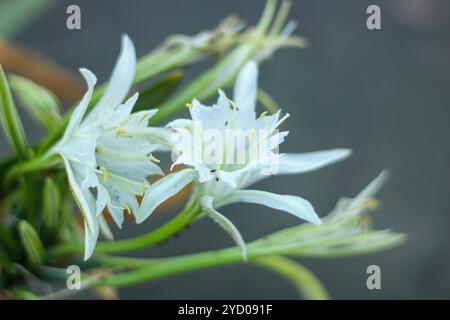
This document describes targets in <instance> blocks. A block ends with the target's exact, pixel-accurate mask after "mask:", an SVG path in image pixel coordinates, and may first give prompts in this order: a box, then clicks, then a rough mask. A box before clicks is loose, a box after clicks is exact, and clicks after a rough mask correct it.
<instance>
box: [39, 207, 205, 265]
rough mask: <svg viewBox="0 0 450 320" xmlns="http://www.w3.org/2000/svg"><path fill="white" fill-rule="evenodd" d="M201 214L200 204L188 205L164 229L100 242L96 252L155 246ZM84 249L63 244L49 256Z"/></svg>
mask: <svg viewBox="0 0 450 320" xmlns="http://www.w3.org/2000/svg"><path fill="white" fill-rule="evenodd" d="M200 213H201V210H200V207H199V206H198V204H196V203H195V204H194V205H188V206H186V208H185V209H183V211H181V212H180V213H179V214H178V215H177V216H175V217H174V218H173V219H172V220H170V221H169V222H167V223H166V224H165V225H163V226H162V227H160V228H158V229H156V230H154V231H152V232H150V233H147V234H144V235H142V236H138V237H135V238H130V239H125V240H116V241H111V242H99V243H98V244H97V247H96V248H95V252H96V253H121V252H129V251H134V250H139V249H142V248H145V247H148V246H151V245H154V244H156V243H159V242H161V241H163V240H165V239H167V238H169V237H171V236H173V235H175V234H176V233H178V232H179V231H180V230H182V229H183V228H185V227H186V226H187V225H188V224H189V223H191V222H192V221H193V219H194V218H195V217H197V216H198V215H199V214H200ZM83 248H84V246H83V244H82V243H79V242H72V243H63V244H60V245H57V246H55V247H53V248H52V249H50V250H49V252H48V255H49V257H56V256H61V255H66V254H70V253H76V252H81V251H82V250H83Z"/></svg>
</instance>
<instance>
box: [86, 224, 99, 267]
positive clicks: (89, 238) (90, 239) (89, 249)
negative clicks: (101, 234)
mask: <svg viewBox="0 0 450 320" xmlns="http://www.w3.org/2000/svg"><path fill="white" fill-rule="evenodd" d="M93 228H94V230H93V233H91V232H90V231H89V230H88V226H87V224H86V221H85V223H84V260H85V261H86V260H87V259H89V258H90V257H91V256H92V254H93V253H94V249H95V245H96V243H97V239H98V231H99V225H98V222H97V220H95V224H94V226H93Z"/></svg>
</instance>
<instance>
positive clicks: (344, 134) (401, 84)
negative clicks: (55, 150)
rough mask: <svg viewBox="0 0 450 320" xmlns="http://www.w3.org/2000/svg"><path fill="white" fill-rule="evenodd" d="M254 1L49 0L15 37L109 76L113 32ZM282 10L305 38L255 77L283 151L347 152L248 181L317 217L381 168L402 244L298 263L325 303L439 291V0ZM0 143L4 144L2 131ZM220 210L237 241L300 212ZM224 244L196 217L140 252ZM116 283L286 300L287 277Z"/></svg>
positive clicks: (231, 274)
mask: <svg viewBox="0 0 450 320" xmlns="http://www.w3.org/2000/svg"><path fill="white" fill-rule="evenodd" d="M20 1H25V0H20ZM26 1H28V0H26ZM70 4H78V5H79V6H80V7H81V13H82V29H81V30H80V31H69V30H67V29H66V26H65V23H66V17H67V15H66V13H65V11H66V8H67V6H68V5H70ZM370 4H377V5H379V6H380V7H381V14H382V30H377V31H369V30H368V29H367V28H366V18H367V15H366V8H367V7H368V6H369V5H370ZM263 7H264V1H263V0H261V1H257V0H255V1H238V0H227V1H207V0H203V1H200V0H195V1H194V0H190V1H186V0H151V1H145V0H133V1H129V0H116V1H107V0H101V1H99V0H96V1H92V0H90V1H88V0H83V1H79V0H78V1H77V0H70V1H69V0H64V1H56V2H55V4H54V5H53V6H52V8H51V9H50V10H48V11H47V12H46V13H44V14H43V15H41V16H40V18H39V19H38V20H37V21H35V22H33V23H32V24H31V25H30V26H29V27H28V28H27V29H26V30H25V31H23V32H21V33H20V34H19V35H17V36H16V37H15V38H14V39H13V40H14V41H15V42H16V43H17V44H19V45H22V46H25V47H28V48H31V49H33V50H36V51H38V52H40V53H42V54H43V55H44V56H47V57H49V58H50V59H52V60H55V61H57V62H58V63H60V64H61V65H63V66H65V67H67V68H68V69H70V70H77V68H79V67H81V66H83V67H87V68H89V69H91V70H92V71H93V72H94V73H95V74H96V75H97V76H98V77H99V78H100V80H106V79H107V78H108V76H109V73H110V71H111V70H112V67H113V64H114V61H115V59H116V57H117V54H118V51H119V45H120V35H121V34H122V33H124V32H126V33H128V34H129V35H130V36H131V38H132V39H133V40H134V43H135V45H136V48H137V52H138V55H143V54H145V53H147V52H148V51H149V50H151V49H153V48H154V47H155V46H157V45H158V44H159V43H161V41H163V40H164V38H165V37H166V36H168V35H170V34H172V33H186V34H194V33H197V32H198V31H201V30H204V29H208V28H212V27H214V26H215V25H216V24H217V23H218V22H219V21H220V20H221V19H222V18H224V17H226V16H228V15H229V14H232V13H236V14H238V15H239V16H240V17H241V18H242V19H244V20H245V21H246V22H247V23H248V24H252V23H255V22H256V21H257V19H258V17H259V15H260V13H261V11H262V8H263ZM290 16H291V17H292V18H293V19H295V20H296V21H297V22H298V23H299V28H298V29H297V31H296V32H297V34H301V35H304V36H305V37H307V38H308V39H309V41H310V47H309V48H308V49H306V50H283V51H279V52H277V54H276V55H275V57H274V58H272V59H271V60H270V61H267V62H266V63H264V64H263V65H262V66H261V71H260V83H261V85H262V87H263V88H264V89H265V90H267V91H269V92H270V93H271V94H272V95H273V97H274V98H275V99H276V100H277V101H278V102H279V103H280V105H281V106H282V107H283V109H284V110H285V111H288V112H289V113H291V118H290V119H289V123H288V126H289V129H290V131H291V133H290V135H289V137H288V139H287V141H286V142H285V143H284V144H283V145H282V146H281V152H301V151H313V150H321V149H328V148H336V147H348V148H352V149H353V150H354V155H353V156H352V157H351V158H350V159H348V160H346V161H345V162H342V163H339V164H337V165H334V166H332V167H328V168H326V169H323V170H320V171H317V172H313V173H309V174H305V175H301V176H289V177H282V178H273V179H269V180H267V181H264V182H262V183H260V185H259V187H260V188H261V189H266V190H272V191H276V192H278V193H286V194H297V195H301V196H304V197H305V198H307V199H309V200H310V201H311V202H312V203H313V204H314V206H315V207H316V209H317V211H318V212H319V213H320V214H322V215H323V214H326V213H327V212H328V211H329V210H330V209H332V208H333V206H334V204H335V203H336V201H337V199H338V198H340V197H342V196H353V195H355V194H356V193H357V192H358V191H359V190H360V189H361V188H362V187H364V186H365V185H366V184H367V183H368V182H369V181H370V180H371V179H373V178H374V177H375V176H376V175H378V174H379V172H380V171H381V170H382V169H385V168H387V169H389V170H390V172H391V174H392V178H391V180H390V182H389V184H388V185H387V186H386V187H385V188H384V190H383V192H382V193H381V194H380V199H381V200H382V207H381V209H380V210H379V211H378V212H377V213H376V214H374V216H373V219H374V224H375V226H376V227H377V228H392V229H394V230H396V231H400V232H404V233H406V234H407V235H408V237H409V238H408V242H407V243H406V244H405V245H403V246H402V247H399V248H396V249H393V250H390V251H387V252H384V253H379V254H374V255H368V256H359V257H351V258H339V259H323V260H315V259H305V260H301V262H302V263H304V264H305V265H306V266H308V267H309V268H311V269H312V270H313V271H314V272H315V273H316V274H317V275H318V276H319V277H320V279H321V280H322V281H323V283H324V284H325V285H326V287H327V288H328V289H329V291H330V293H331V296H332V297H333V298H336V299H348V298H354V299H382V298H386V299H391V298H400V299H407V298H450V241H449V240H450V235H449V232H448V229H449V227H450V212H449V209H450V197H449V188H448V183H449V181H450V174H449V167H448V165H449V164H450V150H449V138H450V126H449V124H450V122H449V107H450V3H449V2H448V1H445V0H442V1H439V0H391V1H378V0H373V1H365V0H341V1H333V0H329V1H325V0H320V1H317V0H316V1H294V3H293V6H292V9H291V15H290ZM206 65H207V64H206ZM199 70H201V67H200V68H193V69H192V72H191V73H190V74H191V75H193V74H196V73H197V72H198V71H199ZM26 127H27V131H29V132H30V135H31V136H33V138H34V139H35V141H36V140H37V139H39V137H40V135H41V134H42V133H41V131H39V129H38V128H37V125H35V124H33V123H31V122H29V121H28V122H27V124H26ZM0 148H1V150H2V151H1V153H4V152H5V150H6V152H9V149H8V148H7V146H6V143H5V141H4V139H3V136H2V139H1V141H0ZM223 212H224V213H225V214H226V215H227V216H228V217H229V218H230V219H231V220H232V221H234V222H235V224H236V226H237V227H238V228H239V229H240V231H241V233H242V234H243V236H244V238H245V239H246V240H248V241H250V240H253V239H255V238H257V237H260V236H262V235H265V234H267V233H270V232H272V231H275V230H278V229H280V228H282V227H287V226H291V225H293V224H295V223H297V222H298V221H297V220H296V219H295V218H293V217H291V216H290V215H288V214H283V213H279V212H274V211H273V210H270V209H268V208H265V207H261V206H255V205H239V206H230V207H227V208H225V209H223ZM172 214H173V213H172ZM172 214H171V213H164V214H160V215H157V216H155V217H154V218H153V219H150V221H148V223H146V224H143V225H139V226H136V225H135V224H134V223H132V222H131V221H129V223H128V224H126V225H125V227H124V230H123V231H121V232H119V231H118V230H116V234H117V237H118V238H121V237H128V236H130V235H133V234H139V233H142V232H145V231H147V230H149V229H151V228H154V227H156V226H158V225H160V224H161V223H162V222H163V221H165V220H166V219H167V218H169V217H170V216H171V215H172ZM230 245H232V242H231V241H230V239H229V237H228V236H227V234H226V233H225V232H222V231H221V230H220V229H219V227H218V226H216V225H215V224H214V223H213V222H212V221H210V220H208V219H204V220H202V221H200V222H199V223H197V224H195V225H193V226H192V227H191V228H190V229H189V230H188V231H185V232H183V233H182V234H181V235H180V237H179V238H177V239H173V240H171V241H170V242H169V243H167V244H164V245H161V246H158V247H155V248H152V249H150V250H144V251H142V252H139V253H137V255H139V256H148V257H154V256H167V255H175V254H184V253H188V252H196V251H199V250H206V249H217V248H222V247H227V246H230ZM371 264H376V265H379V266H380V267H381V271H382V289H381V290H378V291H377V290H375V291H369V290H368V289H367V288H366V278H367V274H366V268H367V266H368V265H371ZM120 293H121V297H122V298H125V299H130V298H138V299H147V298H148V299H167V298H177V299H188V298H189V299H216V298H230V299H231V298H232V299H253V298H254V299H294V298H297V294H296V292H295V290H294V289H293V288H292V287H291V285H290V284H289V283H288V282H286V281H285V280H284V279H282V278H279V277H278V276H276V275H274V274H272V273H270V272H268V271H266V270H262V269H259V268H258V267H255V266H251V265H235V266H227V267H221V268H214V269H209V270H204V271H199V272H191V273H186V274H183V275H179V276H174V277H171V278H167V279H161V280H158V281H154V282H151V283H148V284H143V285H139V286H135V287H130V288H123V289H121V290H120Z"/></svg>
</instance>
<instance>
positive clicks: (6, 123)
mask: <svg viewBox="0 0 450 320" xmlns="http://www.w3.org/2000/svg"><path fill="white" fill-rule="evenodd" d="M0 122H1V124H2V127H3V130H4V131H5V134H6V137H7V138H8V140H9V143H10V144H11V145H12V147H13V148H14V149H15V151H16V153H17V154H18V155H19V157H20V158H21V159H26V158H27V157H28V156H29V151H28V142H27V138H26V136H25V132H24V130H23V125H22V121H21V120H20V117H19V114H18V112H17V109H16V105H15V104H14V101H13V99H12V96H11V91H10V89H9V85H8V81H7V80H6V76H5V73H4V72H3V68H2V66H1V65H0Z"/></svg>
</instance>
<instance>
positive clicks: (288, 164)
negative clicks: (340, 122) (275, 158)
mask: <svg viewBox="0 0 450 320" xmlns="http://www.w3.org/2000/svg"><path fill="white" fill-rule="evenodd" d="M351 153H352V151H351V150H350V149H333V150H324V151H315V152H307V153H292V154H289V153H288V154H283V155H282V156H281V157H280V158H279V161H280V162H279V170H278V173H277V174H295V173H305V172H309V171H313V170H317V169H320V168H322V167H325V166H328V165H330V164H333V163H335V162H338V161H341V160H343V159H345V158H347V157H349V156H350V155H351Z"/></svg>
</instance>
